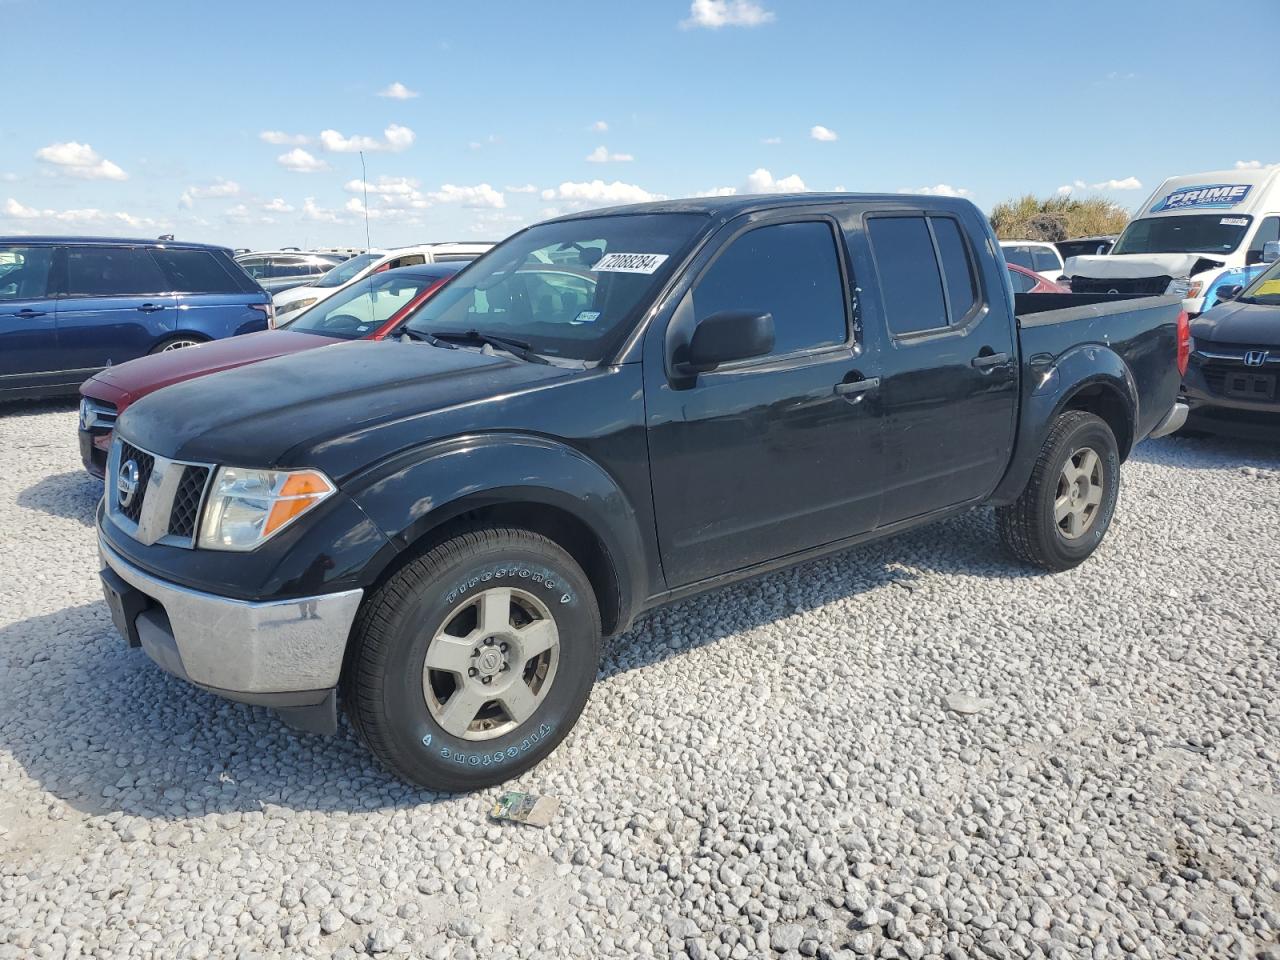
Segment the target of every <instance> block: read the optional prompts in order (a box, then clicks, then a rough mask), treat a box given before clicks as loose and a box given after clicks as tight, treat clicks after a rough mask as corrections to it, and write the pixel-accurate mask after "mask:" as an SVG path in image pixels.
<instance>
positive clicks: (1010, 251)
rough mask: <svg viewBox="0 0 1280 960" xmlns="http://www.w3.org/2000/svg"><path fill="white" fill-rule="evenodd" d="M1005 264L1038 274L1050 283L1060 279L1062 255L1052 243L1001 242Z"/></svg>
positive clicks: (1037, 241)
mask: <svg viewBox="0 0 1280 960" xmlns="http://www.w3.org/2000/svg"><path fill="white" fill-rule="evenodd" d="M1000 249H1001V250H1003V251H1004V261H1005V263H1016V264H1017V265H1018V266H1020V267H1023V268H1024V269H1027V270H1031V271H1032V272H1034V273H1038V274H1040V276H1042V277H1044V279H1046V280H1048V281H1049V282H1050V283H1057V282H1058V281H1059V280H1061V279H1062V254H1060V253H1059V252H1058V248H1057V247H1055V246H1054V245H1053V244H1052V243H1043V242H1041V241H1039V240H1001V241H1000Z"/></svg>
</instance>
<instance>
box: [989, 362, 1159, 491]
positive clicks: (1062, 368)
mask: <svg viewBox="0 0 1280 960" xmlns="http://www.w3.org/2000/svg"><path fill="white" fill-rule="evenodd" d="M1038 361H1040V358H1038V357H1036V356H1033V357H1031V358H1030V359H1029V361H1028V364H1027V371H1028V372H1027V373H1026V374H1025V375H1024V383H1023V390H1022V406H1021V409H1020V411H1019V415H1018V439H1017V442H1016V443H1015V444H1014V448H1013V456H1012V458H1011V459H1010V461H1009V469H1008V470H1006V471H1005V475H1004V478H1003V479H1002V480H1001V481H1000V485H999V486H998V487H997V488H996V491H995V493H994V494H992V496H991V502H992V503H994V504H996V505H1000V504H1007V503H1012V502H1013V501H1014V500H1016V499H1017V498H1018V496H1019V495H1020V494H1021V493H1022V490H1023V488H1024V487H1025V486H1026V485H1027V481H1028V480H1029V479H1030V478H1031V471H1032V470H1033V469H1035V464H1036V458H1037V457H1038V456H1039V455H1040V450H1041V449H1042V448H1043V447H1044V442H1045V439H1046V438H1047V437H1048V435H1049V430H1050V429H1051V428H1052V426H1053V422H1054V421H1055V420H1057V418H1058V416H1059V414H1061V413H1062V412H1063V411H1064V410H1066V409H1068V408H1069V407H1070V406H1071V404H1072V400H1073V399H1074V398H1075V397H1076V396H1077V395H1078V394H1079V393H1080V392H1081V391H1083V390H1086V389H1088V388H1090V387H1101V388H1102V389H1104V390H1107V391H1109V392H1110V393H1111V394H1113V395H1114V396H1115V398H1116V399H1117V400H1118V401H1119V402H1120V403H1121V404H1122V405H1123V408H1124V410H1125V417H1126V419H1127V422H1128V424H1129V428H1130V429H1129V436H1128V439H1127V440H1126V438H1124V437H1117V440H1118V441H1119V443H1120V447H1121V449H1120V457H1121V459H1124V458H1125V457H1126V456H1128V453H1129V449H1130V447H1131V446H1132V442H1133V427H1134V425H1135V424H1137V422H1138V386H1137V384H1136V383H1135V382H1134V379H1133V374H1132V372H1131V371H1130V370H1129V367H1128V366H1127V365H1126V364H1125V362H1124V360H1123V359H1122V358H1121V357H1120V355H1119V354H1117V353H1116V352H1115V351H1114V350H1111V349H1110V348H1108V347H1106V346H1103V345H1101V344H1097V343H1089V344H1083V345H1081V346H1078V347H1072V348H1071V349H1070V350H1068V351H1066V352H1065V353H1063V354H1062V355H1061V356H1059V357H1058V358H1057V359H1056V360H1050V359H1049V358H1048V357H1045V358H1044V359H1043V361H1040V362H1038Z"/></svg>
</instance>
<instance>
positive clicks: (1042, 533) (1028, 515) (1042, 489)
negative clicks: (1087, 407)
mask: <svg viewBox="0 0 1280 960" xmlns="http://www.w3.org/2000/svg"><path fill="white" fill-rule="evenodd" d="M1119 491H1120V450H1119V447H1118V446H1117V444H1116V438H1115V435H1114V434H1113V433H1112V432H1111V428H1110V427H1109V426H1107V424H1106V421H1104V420H1103V419H1102V418H1101V417H1098V416H1095V415H1094V414H1092V413H1086V412H1084V411H1082V410H1069V411H1067V412H1066V413H1064V414H1062V415H1061V416H1059V417H1058V419H1057V420H1056V421H1055V422H1054V424H1053V428H1052V429H1051V430H1050V431H1049V436H1048V438H1047V439H1046V440H1045V442H1044V446H1043V448H1041V451H1040V456H1039V457H1038V458H1037V460H1036V465H1035V468H1034V469H1033V470H1032V471H1031V479H1030V480H1028V481H1027V485H1026V487H1025V488H1024V489H1023V491H1022V494H1021V496H1019V497H1018V499H1017V500H1016V501H1015V502H1014V503H1012V504H1010V505H1009V506H1007V507H1000V508H998V509H997V510H996V523H997V526H998V527H999V530H1000V539H1001V540H1003V541H1004V545H1005V547H1007V548H1008V550H1009V552H1010V553H1012V554H1013V555H1014V556H1015V557H1017V558H1018V559H1020V560H1025V561H1027V562H1028V563H1034V564H1036V566H1040V567H1044V568H1045V569H1046V570H1054V571H1059V570H1069V569H1071V568H1072V567H1074V566H1077V565H1078V564H1080V563H1082V562H1083V561H1084V560H1085V559H1086V558H1087V557H1088V556H1089V555H1090V554H1092V553H1093V551H1094V550H1096V549H1097V548H1098V545H1099V544H1100V543H1102V538H1103V537H1104V536H1105V535H1106V532H1107V528H1108V527H1110V526H1111V517H1112V514H1113V513H1114V512H1115V508H1116V497H1117V495H1118V494H1119Z"/></svg>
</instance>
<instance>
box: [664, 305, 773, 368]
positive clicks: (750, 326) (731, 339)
mask: <svg viewBox="0 0 1280 960" xmlns="http://www.w3.org/2000/svg"><path fill="white" fill-rule="evenodd" d="M772 351H773V314H772V313H756V312H755V311H753V310H725V311H723V312H721V313H713V314H712V315H711V316H709V317H707V319H705V320H703V321H702V322H701V323H699V324H698V326H697V327H696V328H695V329H694V331H693V339H692V340H691V341H689V348H688V350H687V351H686V353H685V355H684V357H683V358H682V359H681V360H680V361H679V362H678V363H677V364H676V369H677V371H678V372H679V373H681V374H684V375H686V376H692V375H694V374H699V373H707V372H708V371H710V370H714V369H715V368H716V367H718V366H720V364H722V363H732V362H733V361H734V360H749V359H751V358H752V357H763V356H765V355H766V354H768V353H770V352H772Z"/></svg>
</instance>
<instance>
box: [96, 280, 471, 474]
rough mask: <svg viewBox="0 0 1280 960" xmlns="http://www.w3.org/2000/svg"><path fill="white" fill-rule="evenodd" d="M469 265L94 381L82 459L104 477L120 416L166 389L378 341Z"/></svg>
mask: <svg viewBox="0 0 1280 960" xmlns="http://www.w3.org/2000/svg"><path fill="white" fill-rule="evenodd" d="M466 265H467V264H466V263H461V262H458V263H429V264H420V265H418V266H413V267H400V268H398V269H395V270H387V271H385V272H383V273H379V274H377V275H376V276H373V277H370V278H368V279H366V280H361V281H359V282H358V283H354V284H352V285H351V286H349V287H347V288H346V289H344V290H341V291H339V292H338V293H335V294H334V295H333V296H331V297H328V298H326V299H325V300H323V301H321V302H320V303H318V304H316V306H315V307H313V308H312V309H310V310H305V311H303V312H302V313H299V314H298V315H297V316H296V317H294V318H292V319H290V320H289V321H288V323H286V324H282V325H281V326H280V327H279V328H277V329H275V330H264V331H262V332H260V333H251V334H247V335H245V336H240V337H231V338H229V339H225V340H214V341H212V342H210V343H202V344H199V345H198V346H194V347H187V348H186V349H183V350H171V351H168V352H166V353H157V354H153V355H151V356H147V357H140V358H138V359H137V360H130V361H129V362H128V363H121V364H118V365H116V366H113V367H107V368H106V369H105V370H102V371H101V372H99V373H97V374H95V375H94V376H93V377H91V378H89V379H88V380H86V381H85V382H84V383H83V384H81V386H80V459H81V461H82V462H83V463H84V466H85V469H86V470H88V471H89V472H90V473H91V474H93V475H94V476H95V477H101V476H102V475H103V473H104V472H105V470H106V466H107V451H108V450H109V449H110V447H111V433H112V430H113V428H114V427H115V422H116V417H118V416H119V415H120V414H122V413H123V412H124V410H125V408H126V407H127V406H129V404H131V403H133V402H135V401H136V400H138V399H140V398H141V397H145V396H146V395H147V394H149V393H154V392H155V391H156V390H159V389H160V388H161V387H167V386H169V384H171V383H180V382H181V381H183V380H194V379H195V378H196V377H203V376H205V375H206V374H210V373H217V372H218V371H219V370H230V369H231V368H232V367H243V366H245V365H247V364H250V363H257V362H258V361H260V360H269V359H271V358H272V357H282V356H284V355H286V354H290V353H297V352H298V351H300V350H310V349H312V348H313V347H323V346H325V345H327V344H331V343H342V342H343V341H344V340H381V339H382V338H383V337H385V336H387V334H389V333H391V332H392V331H394V330H395V329H396V328H397V327H398V326H399V325H400V322H401V321H402V320H404V318H405V317H406V316H408V315H409V313H410V312H412V311H413V310H414V309H415V308H416V307H417V306H418V305H419V304H420V303H422V302H423V301H424V300H426V299H427V297H429V296H431V295H432V294H433V293H435V292H436V290H438V289H439V288H440V287H441V286H442V285H443V284H444V282H445V281H446V280H448V279H449V278H450V277H452V276H453V275H454V274H455V273H457V272H458V271H459V270H460V269H462V268H463V267H465V266H466Z"/></svg>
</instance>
